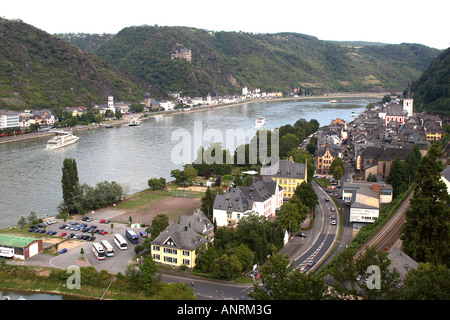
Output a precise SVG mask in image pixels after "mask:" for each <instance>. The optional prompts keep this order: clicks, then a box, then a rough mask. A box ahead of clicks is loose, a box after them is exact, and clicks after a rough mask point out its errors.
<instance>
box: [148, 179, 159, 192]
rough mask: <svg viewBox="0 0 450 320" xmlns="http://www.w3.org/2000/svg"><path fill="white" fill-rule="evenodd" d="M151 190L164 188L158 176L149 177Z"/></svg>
mask: <svg viewBox="0 0 450 320" xmlns="http://www.w3.org/2000/svg"><path fill="white" fill-rule="evenodd" d="M147 184H148V186H149V188H150V190H159V189H161V188H162V184H161V181H160V180H159V179H157V178H152V179H149V180H148V182H147Z"/></svg>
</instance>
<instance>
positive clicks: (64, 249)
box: [59, 248, 67, 254]
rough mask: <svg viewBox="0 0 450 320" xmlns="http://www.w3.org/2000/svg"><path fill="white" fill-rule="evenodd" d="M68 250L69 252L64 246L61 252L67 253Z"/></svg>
mask: <svg viewBox="0 0 450 320" xmlns="http://www.w3.org/2000/svg"><path fill="white" fill-rule="evenodd" d="M66 252H67V249H66V248H62V249H61V250H59V254H63V253H66Z"/></svg>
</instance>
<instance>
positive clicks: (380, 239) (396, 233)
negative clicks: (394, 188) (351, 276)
mask: <svg viewBox="0 0 450 320" xmlns="http://www.w3.org/2000/svg"><path fill="white" fill-rule="evenodd" d="M413 194H414V191H411V192H410V193H409V194H408V195H407V196H406V198H405V199H403V201H402V203H401V204H400V206H399V207H398V208H397V210H396V211H395V212H394V213H393V214H392V215H391V216H390V217H389V219H388V220H387V221H386V223H385V224H384V225H383V226H382V227H381V228H380V229H379V230H378V231H377V232H375V234H374V235H372V237H370V239H369V240H367V241H366V242H365V243H364V244H363V245H362V246H361V247H360V248H359V249H358V250H357V251H356V254H355V258H357V257H358V256H359V255H360V254H362V253H364V251H365V250H366V248H368V247H372V246H375V247H376V249H377V250H378V251H387V250H389V248H390V247H391V246H392V244H393V243H394V242H395V241H396V240H397V239H398V238H399V237H400V234H401V231H402V228H403V226H404V225H405V217H406V211H407V210H408V209H409V201H410V199H411V198H412V196H413Z"/></svg>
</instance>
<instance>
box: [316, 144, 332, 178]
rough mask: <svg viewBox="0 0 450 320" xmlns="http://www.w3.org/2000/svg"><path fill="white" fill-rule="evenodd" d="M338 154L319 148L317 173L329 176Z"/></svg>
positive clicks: (326, 148) (328, 149)
mask: <svg viewBox="0 0 450 320" xmlns="http://www.w3.org/2000/svg"><path fill="white" fill-rule="evenodd" d="M336 156H337V154H336V152H334V150H330V148H328V147H325V148H319V150H317V166H316V167H317V172H320V173H323V174H327V173H330V166H331V164H332V163H333V160H334V158H336Z"/></svg>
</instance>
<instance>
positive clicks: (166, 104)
mask: <svg viewBox="0 0 450 320" xmlns="http://www.w3.org/2000/svg"><path fill="white" fill-rule="evenodd" d="M159 106H160V107H161V108H163V109H164V110H166V111H168V110H173V109H174V108H175V102H173V101H169V100H164V101H160V102H159Z"/></svg>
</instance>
